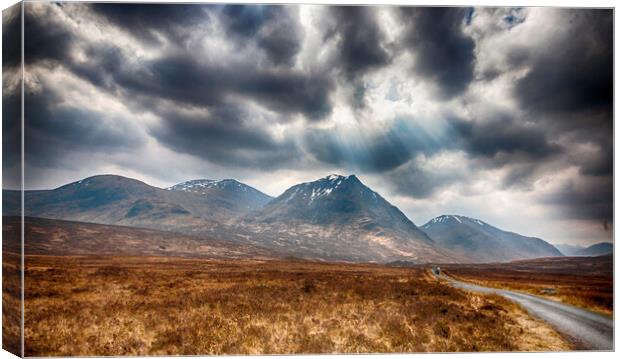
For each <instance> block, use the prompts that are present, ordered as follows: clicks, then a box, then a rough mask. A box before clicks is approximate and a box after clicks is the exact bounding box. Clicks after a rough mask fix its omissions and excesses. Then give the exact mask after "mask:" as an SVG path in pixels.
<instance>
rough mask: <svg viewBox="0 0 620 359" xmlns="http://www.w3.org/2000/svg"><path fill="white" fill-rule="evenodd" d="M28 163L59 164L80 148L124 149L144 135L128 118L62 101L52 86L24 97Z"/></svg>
mask: <svg viewBox="0 0 620 359" xmlns="http://www.w3.org/2000/svg"><path fill="white" fill-rule="evenodd" d="M24 102H25V103H24V106H25V108H26V111H25V112H24V124H25V129H24V136H25V139H24V144H25V155H26V163H28V164H30V165H35V166H39V167H50V166H55V165H57V164H58V163H62V160H63V159H64V158H65V157H66V156H68V155H71V154H74V153H77V152H84V151H86V152H107V153H112V152H120V151H127V150H130V149H136V148H138V147H140V146H141V145H142V144H143V143H144V139H143V138H142V137H141V136H139V134H137V133H136V131H135V129H134V128H132V126H131V123H130V122H128V121H127V120H126V119H120V118H113V117H110V116H109V115H107V114H104V113H100V112H95V111H91V110H88V109H85V108H82V107H80V106H79V105H69V104H62V105H59V104H60V103H62V101H61V98H60V96H59V95H58V94H57V93H55V92H54V91H52V90H49V89H48V90H47V91H45V92H41V93H28V94H27V95H26V96H25V99H24Z"/></svg>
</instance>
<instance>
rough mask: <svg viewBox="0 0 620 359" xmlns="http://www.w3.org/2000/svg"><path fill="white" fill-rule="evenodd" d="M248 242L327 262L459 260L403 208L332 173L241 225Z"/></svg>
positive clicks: (352, 179) (353, 179)
mask: <svg viewBox="0 0 620 359" xmlns="http://www.w3.org/2000/svg"><path fill="white" fill-rule="evenodd" d="M238 227H239V228H240V229H242V230H245V231H247V233H248V239H249V240H250V241H252V242H253V243H255V244H257V245H261V246H265V247H270V248H274V249H278V250H283V251H286V252H289V253H291V254H294V255H296V256H302V257H311V258H319V259H324V260H347V261H377V262H388V261H393V260H398V259H407V260H411V261H414V262H429V261H449V260H456V258H454V257H452V256H451V255H450V253H449V252H447V251H443V250H442V249H441V248H439V247H437V246H436V245H435V243H434V242H433V241H432V240H431V239H430V238H429V237H428V236H427V235H426V234H425V233H424V232H422V231H420V230H419V229H418V227H416V225H415V224H414V223H413V222H411V221H410V220H409V219H408V218H407V217H406V216H405V215H404V214H403V213H402V212H401V211H400V210H399V209H398V208H396V207H395V206H393V205H392V204H390V203H389V202H388V201H386V200H385V199H384V198H383V197H381V196H380V195H379V194H378V193H376V192H374V191H372V190H371V189H370V188H368V187H366V186H365V185H364V184H363V183H362V182H360V180H359V179H358V178H357V177H356V176H354V175H351V176H346V177H345V176H339V175H330V176H327V177H325V178H321V179H319V180H317V181H313V182H307V183H301V184H298V185H295V186H293V187H291V188H289V189H287V190H286V191H285V192H284V193H283V194H282V195H280V196H278V197H277V198H276V199H274V200H273V201H271V202H269V203H268V204H267V205H265V207H263V208H262V209H260V210H259V211H256V212H253V213H250V214H248V215H246V216H245V217H244V220H243V221H242V222H241V223H240V224H239V225H238Z"/></svg>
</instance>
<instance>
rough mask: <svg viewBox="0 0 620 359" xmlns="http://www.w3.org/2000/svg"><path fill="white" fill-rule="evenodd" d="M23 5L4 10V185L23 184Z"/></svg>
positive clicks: (14, 185)
mask: <svg viewBox="0 0 620 359" xmlns="http://www.w3.org/2000/svg"><path fill="white" fill-rule="evenodd" d="M21 6H22V4H21V3H19V4H15V5H13V6H12V7H10V8H8V9H6V10H4V11H3V12H2V82H3V88H2V169H3V171H2V185H3V188H20V187H21V170H20V169H21V165H20V164H21V126H20V125H21V99H22V96H21V86H20V85H21V83H19V82H18V83H16V84H15V85H16V86H15V87H13V88H12V87H11V86H10V85H9V84H10V82H11V80H13V79H12V77H14V79H17V78H21V68H20V66H19V65H20V64H21V41H20V40H21Z"/></svg>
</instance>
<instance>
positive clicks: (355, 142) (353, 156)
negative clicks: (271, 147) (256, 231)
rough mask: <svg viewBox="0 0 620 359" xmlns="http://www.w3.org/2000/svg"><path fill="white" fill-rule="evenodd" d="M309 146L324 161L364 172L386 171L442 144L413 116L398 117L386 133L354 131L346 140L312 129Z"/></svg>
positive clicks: (319, 159)
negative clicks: (365, 134) (356, 134)
mask: <svg viewBox="0 0 620 359" xmlns="http://www.w3.org/2000/svg"><path fill="white" fill-rule="evenodd" d="M305 146H306V149H307V150H308V151H309V153H310V154H311V155H312V156H313V157H314V158H315V159H316V160H318V161H320V162H323V163H328V164H330V165H336V166H344V167H345V168H350V169H356V170H361V171H364V172H386V171H389V170H392V169H394V168H396V167H398V166H400V165H402V164H404V163H406V162H407V161H409V160H410V159H411V158H412V157H414V156H415V155H417V154H420V153H423V154H432V153H435V152H436V151H438V150H440V149H441V148H442V145H441V144H440V143H439V140H438V139H434V138H432V136H430V135H429V134H428V133H427V132H426V131H425V130H424V129H423V128H422V127H420V126H419V125H417V124H416V122H415V120H412V119H398V120H396V121H395V122H394V124H393V125H392V126H391V127H390V129H389V130H388V131H386V132H385V133H376V134H372V135H370V136H369V137H368V138H365V137H363V136H353V135H352V136H350V138H348V139H345V140H342V139H340V138H339V137H338V135H337V133H336V132H334V131H330V130H322V131H312V132H309V133H308V134H307V135H306V138H305Z"/></svg>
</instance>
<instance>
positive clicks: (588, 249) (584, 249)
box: [556, 242, 614, 257]
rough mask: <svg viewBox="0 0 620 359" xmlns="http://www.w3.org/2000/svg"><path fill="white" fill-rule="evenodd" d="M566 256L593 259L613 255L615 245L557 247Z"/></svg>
mask: <svg viewBox="0 0 620 359" xmlns="http://www.w3.org/2000/svg"><path fill="white" fill-rule="evenodd" d="M556 247H557V248H558V249H559V250H560V251H561V252H562V253H563V254H564V255H567V256H575V257H593V256H601V255H605V254H609V253H613V251H614V244H613V243H610V242H600V243H595V244H592V245H590V246H579V245H570V244H559V245H557V246H556Z"/></svg>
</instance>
